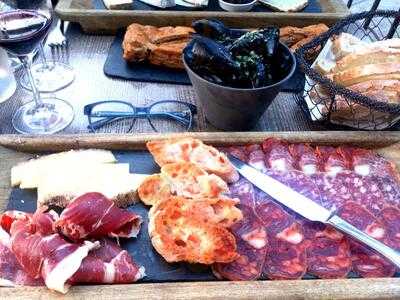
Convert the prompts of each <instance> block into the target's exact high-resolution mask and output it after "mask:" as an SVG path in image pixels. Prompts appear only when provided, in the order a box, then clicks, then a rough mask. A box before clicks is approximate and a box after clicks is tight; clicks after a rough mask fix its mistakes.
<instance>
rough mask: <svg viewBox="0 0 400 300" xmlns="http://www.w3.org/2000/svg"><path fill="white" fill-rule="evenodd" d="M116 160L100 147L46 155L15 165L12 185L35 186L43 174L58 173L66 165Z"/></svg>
mask: <svg viewBox="0 0 400 300" xmlns="http://www.w3.org/2000/svg"><path fill="white" fill-rule="evenodd" d="M116 161H117V160H116V159H115V157H114V155H113V154H112V152H111V151H107V150H99V149H89V150H71V151H67V152H61V153H56V154H50V155H45V156H42V157H39V158H36V159H31V160H29V161H26V162H22V163H20V164H18V165H16V166H14V167H13V168H12V169H11V185H12V186H19V185H21V188H35V187H37V181H38V180H39V178H40V176H41V174H43V173H46V172H48V171H50V172H52V173H53V174H54V175H56V174H58V173H60V172H61V170H62V169H63V167H64V166H69V165H76V166H79V165H80V166H81V165H82V164H96V163H98V164H99V163H115V162H116Z"/></svg>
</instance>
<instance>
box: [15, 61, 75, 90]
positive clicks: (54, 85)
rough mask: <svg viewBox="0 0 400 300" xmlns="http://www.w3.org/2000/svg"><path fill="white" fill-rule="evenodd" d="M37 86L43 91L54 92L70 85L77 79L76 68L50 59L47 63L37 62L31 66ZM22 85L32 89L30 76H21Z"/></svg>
mask: <svg viewBox="0 0 400 300" xmlns="http://www.w3.org/2000/svg"><path fill="white" fill-rule="evenodd" d="M31 71H32V75H33V78H34V79H35V83H36V87H37V89H38V91H39V92H41V93H54V92H56V91H59V90H61V89H63V88H65V87H67V86H69V85H70V84H71V83H72V82H73V81H74V79H75V73H74V69H73V68H72V67H71V66H69V65H66V64H64V63H60V62H56V61H48V62H47V64H44V63H36V64H34V65H32V67H31ZM21 86H22V87H23V88H24V89H27V90H28V91H31V90H32V89H31V85H30V83H29V79H28V76H27V75H26V74H24V75H23V76H22V77H21Z"/></svg>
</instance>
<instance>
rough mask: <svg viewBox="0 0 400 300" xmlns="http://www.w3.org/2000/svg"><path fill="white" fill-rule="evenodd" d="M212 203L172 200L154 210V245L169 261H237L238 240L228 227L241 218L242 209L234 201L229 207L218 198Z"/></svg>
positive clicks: (151, 214)
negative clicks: (236, 206) (235, 205)
mask: <svg viewBox="0 0 400 300" xmlns="http://www.w3.org/2000/svg"><path fill="white" fill-rule="evenodd" d="M228 200H229V199H228ZM228 200H227V199H222V200H221V201H228ZM210 201H211V202H215V203H210V202H209V201H207V199H193V200H192V201H187V199H185V198H183V197H172V198H169V199H168V200H167V201H162V202H160V203H159V204H158V205H155V206H153V207H152V208H151V209H150V212H149V226H148V230H149V235H150V238H151V242H152V244H153V246H154V248H155V249H156V250H157V252H158V253H159V254H160V255H162V256H163V257H164V259H165V260H166V261H168V262H178V261H187V262H191V263H202V264H212V263H215V262H224V263H225V262H231V261H233V260H234V259H236V258H237V253H236V241H235V238H234V236H233V235H232V234H231V233H230V232H229V231H228V230H227V229H226V228H225V226H229V225H231V224H232V222H233V220H235V222H236V221H237V220H239V219H241V213H240V210H239V209H237V208H235V207H234V204H233V203H232V201H233V200H229V201H230V202H231V203H229V205H228V206H226V205H223V204H222V203H221V202H220V201H219V200H218V199H217V201H215V200H212V199H210ZM207 202H209V203H207ZM218 202H219V203H218ZM234 203H235V204H236V203H237V201H234ZM213 205H214V206H213ZM215 205H217V206H215ZM239 213H240V216H239ZM230 218H233V219H230Z"/></svg>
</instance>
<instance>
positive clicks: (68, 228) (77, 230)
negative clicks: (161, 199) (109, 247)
mask: <svg viewBox="0 0 400 300" xmlns="http://www.w3.org/2000/svg"><path fill="white" fill-rule="evenodd" d="M141 223H142V219H141V217H140V216H138V215H136V214H135V213H133V212H130V211H127V210H123V209H120V208H118V207H116V206H115V203H114V202H113V201H111V200H109V199H107V198H106V197H105V196H103V195H102V194H99V193H87V194H84V195H82V196H80V197H77V198H75V199H74V200H73V201H72V202H71V203H70V204H69V205H68V206H67V207H66V208H65V209H64V211H63V212H62V213H61V215H60V219H59V220H58V221H57V222H56V223H55V226H56V228H58V229H59V230H60V231H61V232H62V234H64V235H65V236H66V237H68V238H70V239H71V240H74V241H79V240H82V239H86V238H96V237H103V236H109V237H123V238H130V237H136V236H137V234H138V233H139V230H140V224H141Z"/></svg>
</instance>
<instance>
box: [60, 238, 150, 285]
mask: <svg viewBox="0 0 400 300" xmlns="http://www.w3.org/2000/svg"><path fill="white" fill-rule="evenodd" d="M144 276H145V270H144V267H138V266H137V265H136V264H135V263H134V261H133V260H132V258H131V256H130V255H129V254H128V252H127V251H126V250H122V249H121V248H120V247H119V246H118V245H117V244H115V243H114V242H112V241H111V240H108V239H102V240H101V241H100V247H99V248H97V249H95V250H93V251H91V252H90V253H89V255H88V256H87V257H85V259H84V260H83V261H82V264H81V266H80V267H79V269H78V271H76V273H74V275H73V276H72V277H71V278H70V279H69V280H68V281H69V282H70V283H72V284H76V283H132V282H135V281H138V280H139V279H141V278H143V277H144Z"/></svg>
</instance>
